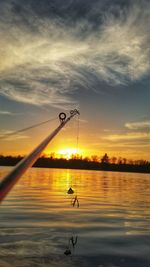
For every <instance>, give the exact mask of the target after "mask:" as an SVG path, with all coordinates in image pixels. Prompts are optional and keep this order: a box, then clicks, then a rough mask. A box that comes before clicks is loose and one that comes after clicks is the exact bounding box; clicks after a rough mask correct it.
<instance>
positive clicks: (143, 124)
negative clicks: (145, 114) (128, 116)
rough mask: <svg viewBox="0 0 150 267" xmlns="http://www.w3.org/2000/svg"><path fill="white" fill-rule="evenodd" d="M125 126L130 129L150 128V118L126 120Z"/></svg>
mask: <svg viewBox="0 0 150 267" xmlns="http://www.w3.org/2000/svg"><path fill="white" fill-rule="evenodd" d="M125 127H127V128H128V129H131V130H139V129H145V128H150V120H145V121H140V122H128V123H126V124H125Z"/></svg>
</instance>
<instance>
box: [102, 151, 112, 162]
mask: <svg viewBox="0 0 150 267" xmlns="http://www.w3.org/2000/svg"><path fill="white" fill-rule="evenodd" d="M109 161H110V160H109V157H108V155H107V153H105V155H104V156H103V157H102V158H101V163H109Z"/></svg>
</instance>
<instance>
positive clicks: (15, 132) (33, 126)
mask: <svg viewBox="0 0 150 267" xmlns="http://www.w3.org/2000/svg"><path fill="white" fill-rule="evenodd" d="M57 119H58V118H56V117H55V118H52V119H49V120H46V121H42V122H40V123H36V124H33V125H31V126H29V127H26V128H23V129H20V130H17V131H14V132H12V133H8V134H5V135H2V136H0V139H5V138H7V137H10V136H12V135H16V134H18V133H22V132H25V131H28V130H30V129H33V128H36V127H38V126H40V125H43V124H46V123H48V122H50V121H54V120H57Z"/></svg>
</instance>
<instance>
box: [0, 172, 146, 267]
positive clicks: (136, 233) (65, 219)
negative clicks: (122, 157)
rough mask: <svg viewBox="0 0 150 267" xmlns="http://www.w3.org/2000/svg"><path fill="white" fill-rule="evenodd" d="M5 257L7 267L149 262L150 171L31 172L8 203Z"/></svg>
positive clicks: (0, 213) (0, 216)
mask: <svg viewBox="0 0 150 267" xmlns="http://www.w3.org/2000/svg"><path fill="white" fill-rule="evenodd" d="M9 169H10V168H8V167H1V168H0V177H2V176H3V175H4V173H8V171H9ZM70 187H72V188H73V190H74V194H73V195H71V194H70V195H69V194H67V191H68V189H69V188H70ZM75 196H77V199H78V201H79V207H78V205H77V204H78V203H77V201H76V202H75V205H74V206H73V201H74V200H75ZM66 250H67V251H68V250H70V252H71V254H70V255H65V254H64V252H66ZM0 259H1V261H0V267H3V266H10V265H8V264H11V266H15V267H16V266H18V267H20V266H23V267H24V266H25V267H26V266H28V267H29V266H31V267H33V266H42V267H46V266H67V267H68V266H89V267H102V266H106V267H108V266H111V267H112V266H113V267H114V266H116V267H119V266H123V267H124V266H126V267H129V266H132V267H133V266H136V267H138V266H141V267H149V266H150V176H149V174H137V173H115V172H99V171H83V170H62V169H38V168H32V169H30V170H29V171H27V172H26V174H25V175H24V176H23V177H22V178H21V180H20V181H19V183H18V184H17V185H16V186H15V187H14V189H13V190H12V191H11V193H9V195H8V196H7V198H6V199H5V200H4V201H3V202H2V204H1V205H0ZM12 259H13V261H12ZM12 262H15V265H12ZM6 263H7V265H6Z"/></svg>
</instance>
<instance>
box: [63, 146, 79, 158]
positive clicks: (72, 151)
mask: <svg viewBox="0 0 150 267" xmlns="http://www.w3.org/2000/svg"><path fill="white" fill-rule="evenodd" d="M58 154H59V156H60V157H63V158H65V159H71V158H72V156H75V155H79V154H81V151H80V150H79V149H77V148H64V149H61V150H59V151H58Z"/></svg>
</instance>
